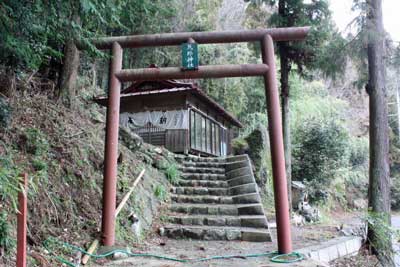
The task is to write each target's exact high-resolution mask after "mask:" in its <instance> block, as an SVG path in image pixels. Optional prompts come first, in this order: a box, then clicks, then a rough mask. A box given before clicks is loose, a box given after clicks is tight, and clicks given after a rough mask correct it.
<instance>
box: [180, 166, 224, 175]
mask: <svg viewBox="0 0 400 267" xmlns="http://www.w3.org/2000/svg"><path fill="white" fill-rule="evenodd" d="M179 170H181V171H182V172H184V173H207V174H211V173H214V174H225V168H221V167H218V168H215V167H185V166H180V167H179Z"/></svg>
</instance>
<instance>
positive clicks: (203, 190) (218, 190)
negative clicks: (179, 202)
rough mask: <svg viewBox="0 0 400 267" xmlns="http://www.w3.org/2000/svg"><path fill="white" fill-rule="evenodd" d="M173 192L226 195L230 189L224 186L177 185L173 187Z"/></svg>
mask: <svg viewBox="0 0 400 267" xmlns="http://www.w3.org/2000/svg"><path fill="white" fill-rule="evenodd" d="M171 193H173V194H181V195H213V196H226V195H229V194H228V193H229V189H227V188H224V187H210V188H208V187H192V186H176V187H172V188H171Z"/></svg>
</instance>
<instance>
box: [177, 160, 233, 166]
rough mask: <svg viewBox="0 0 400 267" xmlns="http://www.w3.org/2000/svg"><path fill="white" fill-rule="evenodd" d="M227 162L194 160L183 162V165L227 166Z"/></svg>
mask: <svg viewBox="0 0 400 267" xmlns="http://www.w3.org/2000/svg"><path fill="white" fill-rule="evenodd" d="M225 165H226V163H225V162H192V161H189V162H188V161H186V162H183V163H182V166H183V167H193V168H225Z"/></svg>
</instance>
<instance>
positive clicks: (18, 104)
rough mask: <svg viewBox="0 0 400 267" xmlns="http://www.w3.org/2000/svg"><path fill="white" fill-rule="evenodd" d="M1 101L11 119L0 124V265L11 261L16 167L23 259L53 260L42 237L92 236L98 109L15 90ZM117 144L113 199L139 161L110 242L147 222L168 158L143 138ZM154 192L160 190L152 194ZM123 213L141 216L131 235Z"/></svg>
mask: <svg viewBox="0 0 400 267" xmlns="http://www.w3.org/2000/svg"><path fill="white" fill-rule="evenodd" d="M9 104H10V106H12V121H11V124H10V125H9V127H8V128H7V129H3V130H1V131H0V213H1V214H0V249H1V250H0V258H2V260H0V266H1V265H2V264H5V266H14V263H13V262H14V260H15V237H16V233H15V232H16V230H15V228H16V199H17V194H18V191H19V187H18V175H19V174H20V173H22V172H27V173H28V174H29V190H28V192H29V202H28V210H29V217H28V243H29V251H30V253H29V255H30V257H29V263H28V266H41V265H42V264H45V263H46V262H50V266H57V264H55V263H54V259H52V258H51V257H50V255H49V254H48V253H47V251H46V250H45V249H44V248H43V242H44V241H45V240H46V239H47V238H49V237H55V238H57V239H59V240H62V241H67V242H70V243H72V244H74V245H78V246H82V247H87V245H88V244H89V243H90V242H91V241H93V239H95V238H99V237H100V236H99V232H100V229H101V208H102V197H101V196H102V170H103V154H104V129H105V116H104V110H101V109H100V108H99V107H98V106H96V104H94V103H93V102H92V101H91V100H90V98H89V97H86V98H85V97H77V98H76V103H75V105H74V108H66V107H64V106H63V105H60V104H57V103H56V102H55V101H54V100H51V99H50V98H49V97H48V96H46V95H43V94H35V95H24V94H22V93H21V94H20V95H18V96H15V97H13V98H12V99H9ZM119 148H120V152H121V154H120V158H119V165H118V186H117V190H118V197H117V203H119V201H120V200H121V198H122V197H123V196H124V195H125V193H126V192H127V191H128V190H129V188H130V186H132V183H133V181H134V180H135V178H136V176H137V175H138V174H139V173H140V171H141V170H142V169H143V168H146V173H145V175H144V177H143V178H142V180H141V182H140V184H139V186H138V187H137V189H136V190H135V193H134V194H133V196H132V197H131V198H130V201H129V202H128V204H127V205H126V206H125V208H124V209H123V211H122V212H121V213H120V215H119V217H118V219H117V226H116V228H117V232H116V238H117V243H118V244H119V245H126V244H130V245H132V244H133V243H134V242H138V241H140V239H142V238H143V237H144V236H145V235H146V231H149V230H150V229H151V224H152V218H153V217H155V216H156V215H157V210H158V209H159V208H160V204H161V206H162V203H163V202H164V201H165V200H166V199H167V194H166V192H168V191H169V190H168V186H169V182H168V179H167V178H166V174H168V173H169V172H170V170H169V171H166V169H168V167H169V166H175V165H174V164H175V162H174V160H173V157H172V154H171V153H169V152H168V151H166V150H164V149H160V148H155V147H153V146H151V145H147V144H143V145H142V146H141V147H140V148H139V149H138V150H137V151H134V152H133V151H130V150H129V149H127V148H126V147H125V146H123V144H121V142H120V146H119ZM160 192H162V193H163V196H162V197H159V195H158V197H159V198H157V196H156V194H157V193H158V194H160ZM131 213H135V214H136V215H137V216H138V217H140V218H141V219H142V220H141V222H142V226H143V227H142V228H143V230H142V231H141V233H140V235H139V236H137V235H136V236H135V235H133V234H132V231H131V230H130V224H131V223H130V221H129V214H131ZM3 228H5V229H6V230H4V229H3ZM2 229H3V230H2ZM54 249H56V252H57V253H58V254H62V253H63V250H62V249H60V248H54ZM2 256H4V257H2ZM2 261H3V262H2ZM51 262H53V263H51Z"/></svg>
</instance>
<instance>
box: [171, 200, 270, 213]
mask: <svg viewBox="0 0 400 267" xmlns="http://www.w3.org/2000/svg"><path fill="white" fill-rule="evenodd" d="M169 209H170V211H171V212H174V213H183V214H204V215H230V216H237V215H264V209H263V207H262V205H261V204H259V203H253V204H238V205H235V204H213V205H210V204H200V203H172V204H171V205H170V207H169Z"/></svg>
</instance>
